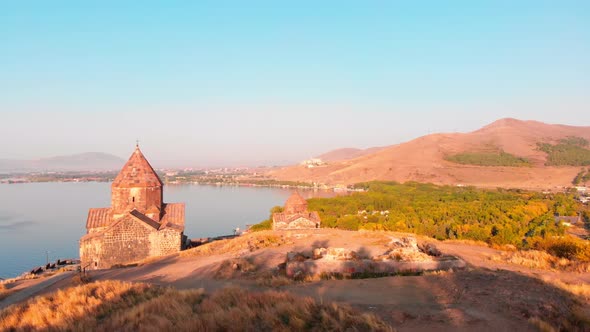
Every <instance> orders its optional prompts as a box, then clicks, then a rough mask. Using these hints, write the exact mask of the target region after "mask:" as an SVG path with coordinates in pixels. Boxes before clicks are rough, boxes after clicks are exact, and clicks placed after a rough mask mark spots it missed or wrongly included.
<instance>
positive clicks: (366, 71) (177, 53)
mask: <svg viewBox="0 0 590 332" xmlns="http://www.w3.org/2000/svg"><path fill="white" fill-rule="evenodd" d="M589 13H590V2H584V1H560V2H555V1H519V2H517V3H514V2H503V1H477V2H474V1H451V2H447V3H441V2H436V1H423V2H411V3H410V2H405V3H402V2H378V1H371V2H362V3H358V2H352V1H351V2H348V1H326V2H321V3H318V2H314V1H299V2H297V3H289V4H286V3H276V2H261V1H254V2H248V3H246V2H237V1H236V2H218V1H214V2H205V1H200V2H198V3H192V4H191V3H186V2H179V1H172V2H166V3H157V2H152V1H146V2H141V3H140V2H136V3H121V2H117V1H102V2H100V3H93V4H88V3H72V2H65V1H64V2H62V1H57V2H46V1H31V2H26V3H23V2H14V3H4V4H2V7H1V10H0V40H2V43H1V44H0V73H2V74H1V75H0V117H1V118H2V124H3V125H2V130H0V159H34V158H40V157H50V156H55V155H69V154H74V153H81V152H88V151H99V152H106V153H111V154H115V155H117V156H120V157H122V158H127V157H128V156H129V154H130V153H131V152H132V151H133V147H134V144H135V141H136V139H139V140H140V144H141V147H142V150H143V151H144V152H145V154H146V155H147V156H148V158H149V159H150V161H151V162H152V163H153V164H154V166H156V167H171V166H194V167H199V166H218V165H227V166H238V165H248V166H255V165H277V164H288V163H292V162H297V161H299V160H302V159H305V158H309V157H311V156H314V155H318V154H321V153H323V152H326V151H329V150H332V149H336V148H343V147H360V148H366V147H372V146H383V145H391V144H396V143H400V142H403V141H407V140H410V139H412V138H415V137H418V136H422V135H425V134H428V133H433V132H453V131H460V132H467V131H472V130H475V129H478V128H480V127H482V126H484V125H486V124H488V123H490V122H493V121H495V120H497V119H499V118H503V117H513V118H518V119H523V120H538V121H543V122H548V123H561V124H570V125H590V112H589V110H590V108H589V107H588V106H589V105H590V93H588V92H589V88H590V14H589Z"/></svg>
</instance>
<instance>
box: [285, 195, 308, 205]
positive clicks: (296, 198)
mask: <svg viewBox="0 0 590 332" xmlns="http://www.w3.org/2000/svg"><path fill="white" fill-rule="evenodd" d="M299 205H305V206H307V201H306V200H305V198H303V197H302V196H301V195H299V193H298V192H294V193H293V194H292V195H291V197H289V199H287V202H286V203H285V208H287V207H289V206H299Z"/></svg>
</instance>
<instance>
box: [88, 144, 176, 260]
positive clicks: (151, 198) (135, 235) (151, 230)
mask: <svg viewBox="0 0 590 332" xmlns="http://www.w3.org/2000/svg"><path fill="white" fill-rule="evenodd" d="M163 187H164V185H163V183H162V181H161V180H160V178H159V177H158V175H157V174H156V172H155V171H154V169H153V168H152V166H151V165H150V163H149V162H148V161H147V159H146V158H145V157H144V155H143V154H142V153H141V151H140V150H139V146H136V148H135V151H134V152H133V154H132V155H131V157H130V158H129V160H128V161H127V163H126V164H125V166H123V169H122V170H121V172H120V173H119V174H118V175H117V177H116V178H115V180H114V181H113V184H112V186H111V207H106V208H94V209H90V211H89V212H88V220H87V221H86V230H87V234H86V235H84V236H83V237H82V238H81V239H80V259H81V261H82V267H83V268H86V269H106V268H110V267H112V266H113V265H116V264H126V263H131V262H136V261H139V260H142V259H145V258H148V257H154V256H163V255H167V254H171V253H175V252H178V251H180V250H181V249H182V247H183V243H184V242H185V240H186V237H185V236H184V234H183V232H184V203H164V202H163Z"/></svg>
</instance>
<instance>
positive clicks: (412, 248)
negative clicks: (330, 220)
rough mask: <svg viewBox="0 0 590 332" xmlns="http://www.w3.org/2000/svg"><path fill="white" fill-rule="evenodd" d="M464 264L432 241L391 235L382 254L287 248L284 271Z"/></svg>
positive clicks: (381, 271)
mask: <svg viewBox="0 0 590 332" xmlns="http://www.w3.org/2000/svg"><path fill="white" fill-rule="evenodd" d="M462 267H465V262H463V261H462V260H460V259H458V258H456V257H453V256H442V255H441V253H440V251H438V249H436V247H435V246H434V245H432V244H423V245H418V243H417V241H416V239H415V238H412V237H403V238H393V239H392V241H391V242H390V243H389V244H388V245H387V246H386V250H385V252H384V253H383V254H380V255H375V256H370V257H369V256H367V255H365V256H363V255H361V254H359V253H358V252H356V251H354V250H350V249H346V248H314V249H313V251H312V253H311V255H310V254H309V253H306V252H289V253H288V254H287V260H286V263H285V268H286V274H287V276H288V277H292V278H304V277H308V276H309V277H314V276H323V275H334V274H339V275H344V276H355V275H356V276H358V275H366V276H371V275H379V276H380V275H394V274H404V273H421V272H424V271H434V270H448V269H453V268H462Z"/></svg>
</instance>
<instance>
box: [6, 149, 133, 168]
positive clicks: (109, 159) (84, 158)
mask: <svg viewBox="0 0 590 332" xmlns="http://www.w3.org/2000/svg"><path fill="white" fill-rule="evenodd" d="M124 163H125V160H123V159H121V158H119V157H117V156H114V155H111V154H108V153H102V152H86V153H79V154H72V155H66V156H55V157H49V158H41V159H36V160H12V159H0V172H46V171H110V170H115V169H119V168H121V166H123V164H124Z"/></svg>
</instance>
